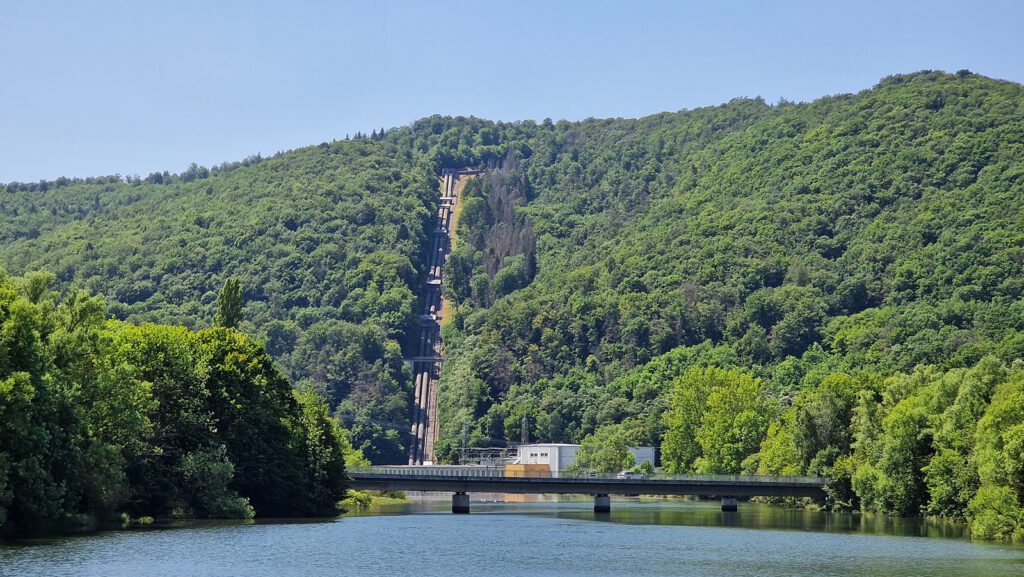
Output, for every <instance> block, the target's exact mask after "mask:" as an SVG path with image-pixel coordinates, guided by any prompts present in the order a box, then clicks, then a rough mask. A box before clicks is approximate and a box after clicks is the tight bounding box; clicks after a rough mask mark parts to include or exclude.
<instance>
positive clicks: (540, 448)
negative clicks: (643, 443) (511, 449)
mask: <svg viewBox="0 0 1024 577" xmlns="http://www.w3.org/2000/svg"><path fill="white" fill-rule="evenodd" d="M581 447H582V445H571V444H568V443H538V444H534V445H519V455H518V458H517V459H516V461H515V462H516V464H518V465H547V466H548V468H549V469H550V471H551V472H552V473H555V472H558V471H564V470H565V469H567V468H569V465H572V464H573V463H574V462H576V453H578V452H579V450H580V448H581ZM629 452H630V453H632V454H633V458H634V459H636V464H637V465H640V464H642V463H643V462H644V461H650V462H651V464H652V465H653V464H654V447H630V448H629Z"/></svg>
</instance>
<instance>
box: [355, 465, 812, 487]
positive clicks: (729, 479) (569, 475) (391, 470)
mask: <svg viewBox="0 0 1024 577" xmlns="http://www.w3.org/2000/svg"><path fill="white" fill-rule="evenodd" d="M348 472H349V474H370V475H388V476H421V477H451V478H508V479H513V478H514V479H524V478H525V479H573V480H587V479H595V480H620V481H638V480H649V481H694V482H709V483H715V482H721V483H764V484H809V485H820V486H824V485H826V484H827V483H828V479H827V478H824V477H801V476H771V475H695V474H692V475H691V474H684V475H674V474H667V473H657V474H653V475H646V476H642V475H639V474H632V475H630V476H628V477H625V478H623V477H619V475H618V474H617V473H577V472H569V471H551V472H547V471H544V472H543V473H542V474H537V472H536V471H530V472H528V473H525V472H524V471H509V472H507V473H506V471H505V467H504V466H501V465H424V466H404V465H395V466H387V465H384V466H374V467H353V468H350V469H349V470H348Z"/></svg>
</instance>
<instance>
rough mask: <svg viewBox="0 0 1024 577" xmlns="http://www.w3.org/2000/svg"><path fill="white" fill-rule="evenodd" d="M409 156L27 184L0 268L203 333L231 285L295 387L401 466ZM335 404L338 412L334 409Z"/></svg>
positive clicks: (424, 202) (325, 151) (9, 215)
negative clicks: (319, 398)
mask: <svg viewBox="0 0 1024 577" xmlns="http://www.w3.org/2000/svg"><path fill="white" fill-rule="evenodd" d="M429 171H430V168H429V167H427V166H426V165H425V164H424V163H422V162H417V161H414V160H413V156H412V154H411V151H410V150H409V149H408V147H403V148H398V147H395V146H393V145H389V144H388V143H386V142H381V141H380V140H378V139H363V138H360V139H357V140H351V141H346V142H340V143H334V144H323V145H320V146H315V147H310V148H306V149H302V150H298V151H294V152H290V153H287V154H282V155H278V156H276V157H274V158H269V159H259V158H253V159H249V160H247V161H246V162H244V163H241V164H239V165H225V166H221V167H217V168H215V169H214V170H212V171H211V170H208V169H205V168H198V167H194V166H193V167H191V168H190V169H189V170H188V171H186V172H185V173H183V174H180V175H169V174H152V175H150V176H148V177H147V178H145V179H136V178H129V179H128V182H124V181H122V180H119V179H117V178H114V177H108V178H100V179H87V180H85V181H70V180H66V179H62V180H58V181H56V182H48V183H45V182H44V183H38V184H32V185H23V184H10V185H8V186H7V187H6V193H4V194H0V215H2V216H0V263H2V265H3V266H4V267H5V268H7V269H8V270H9V271H11V272H12V273H19V274H20V273H23V272H26V271H32V270H40V269H42V270H47V271H52V272H53V273H55V274H56V275H57V281H58V286H59V288H60V289H61V290H65V291H66V290H67V289H68V287H77V288H81V289H85V290H87V291H89V292H90V293H93V294H100V295H103V296H104V297H105V298H106V299H107V300H108V302H109V307H110V312H111V313H112V314H113V315H114V316H116V317H117V318H120V319H123V320H126V321H129V322H133V323H139V322H155V323H161V324H183V325H185V326H188V327H192V328H203V327H206V326H209V325H210V324H211V323H212V321H213V317H214V311H215V301H216V298H217V294H218V291H220V289H221V287H222V286H223V285H224V283H225V282H226V280H227V279H228V278H230V277H237V278H239V279H241V281H242V288H243V301H244V302H245V311H244V322H243V323H242V325H241V328H242V330H244V331H246V332H249V333H253V334H256V335H260V336H262V337H264V338H265V340H266V345H267V349H268V350H269V351H270V353H271V354H272V355H273V356H274V358H275V359H276V360H277V361H278V362H279V363H280V364H281V366H282V367H283V368H284V370H285V372H286V374H287V375H288V376H290V377H291V378H292V380H293V381H294V382H295V383H297V384H299V385H306V384H309V385H312V387H313V388H314V389H316V390H318V391H320V392H322V393H323V394H324V395H325V396H326V397H327V398H328V399H329V400H330V401H331V404H332V406H335V405H337V404H339V403H344V404H345V406H344V408H343V410H344V411H345V413H346V414H347V415H349V416H351V417H359V419H360V420H358V421H355V425H354V426H353V425H352V423H353V419H349V420H348V424H349V426H353V429H354V433H355V435H356V439H357V443H358V444H360V445H361V446H363V447H364V448H366V449H367V455H368V456H370V457H371V458H374V459H383V460H387V459H392V460H395V459H400V458H401V457H402V456H403V455H404V449H403V444H404V442H405V440H404V439H402V438H400V436H399V434H398V432H397V431H396V430H385V429H384V428H383V427H382V426H380V425H374V424H370V423H369V422H368V421H367V420H366V419H367V418H368V416H370V415H372V417H373V420H374V421H382V422H391V423H398V424H401V423H403V422H407V420H408V414H407V403H408V396H409V392H408V391H409V376H408V375H407V374H406V372H405V368H404V365H403V363H402V354H401V350H400V346H399V343H400V342H401V341H402V340H403V339H404V337H405V336H406V334H407V331H408V329H409V327H410V326H413V327H414V326H415V324H412V325H410V323H415V318H414V316H413V307H414V305H415V302H416V297H415V295H414V293H413V289H412V288H411V287H413V286H415V283H416V281H417V279H419V278H420V275H421V273H422V267H423V264H422V255H421V246H422V244H423V243H424V239H425V238H427V236H426V235H427V233H428V231H429V228H428V227H429V226H431V225H432V221H431V218H432V214H433V211H434V209H433V207H434V203H436V186H437V185H436V182H435V180H434V179H433V176H432V175H431V174H430V172H429ZM346 401H347V402H346Z"/></svg>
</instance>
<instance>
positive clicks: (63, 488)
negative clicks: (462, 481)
mask: <svg viewBox="0 0 1024 577" xmlns="http://www.w3.org/2000/svg"><path fill="white" fill-rule="evenodd" d="M52 280H53V275H50V274H48V273H33V274H29V275H26V276H24V277H21V278H13V277H9V276H8V275H7V274H6V273H3V272H2V271H0V535H25V534H31V533H43V532H62V531H69V530H76V529H87V528H92V527H96V526H99V525H101V524H107V523H111V522H120V521H121V520H122V519H143V520H145V519H147V518H151V517H158V518H166V517H172V518H204V517H220V518H223V517H236V518H248V517H253V516H254V515H259V516H266V517H296V516H320V515H332V514H335V513H336V512H337V503H338V501H339V500H340V499H341V498H342V497H343V496H344V478H345V463H344V452H345V450H346V446H345V436H344V432H343V431H342V430H341V429H340V427H339V425H338V423H337V421H336V420H335V419H334V418H333V417H332V416H331V415H330V413H329V412H328V408H327V405H326V403H325V401H324V400H323V398H322V397H321V396H319V395H318V394H316V393H315V392H313V391H309V390H305V391H296V390H293V388H292V387H291V385H290V383H289V382H288V380H287V379H286V378H285V377H284V376H283V375H282V374H281V373H280V372H279V371H278V370H277V369H276V368H275V367H274V364H273V361H272V360H271V358H270V356H269V355H268V354H267V352H266V351H265V350H264V348H263V345H262V344H261V343H259V342H257V341H255V340H253V339H252V338H250V337H248V336H246V335H245V334H243V333H240V332H237V331H235V330H232V329H228V328H224V327H213V328H209V329H206V330H202V331H198V332H193V331H189V330H188V329H185V328H183V327H173V326H160V325H153V324H142V325H132V324H128V323H124V322H120V321H113V320H107V314H106V307H105V305H104V303H103V301H102V300H100V299H98V298H95V297H92V296H89V295H88V294H86V293H84V292H80V291H76V292H72V293H70V294H69V295H68V296H67V297H66V298H58V296H57V295H56V294H55V293H53V292H51V291H50V290H49V288H48V285H49V283H50V281H52Z"/></svg>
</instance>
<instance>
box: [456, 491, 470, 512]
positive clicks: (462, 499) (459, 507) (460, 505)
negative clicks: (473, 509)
mask: <svg viewBox="0 0 1024 577" xmlns="http://www.w3.org/2000/svg"><path fill="white" fill-rule="evenodd" d="M452 513H456V514H460V515H465V514H468V513H469V495H468V494H467V493H463V492H462V491H458V492H455V493H453V494H452Z"/></svg>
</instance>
